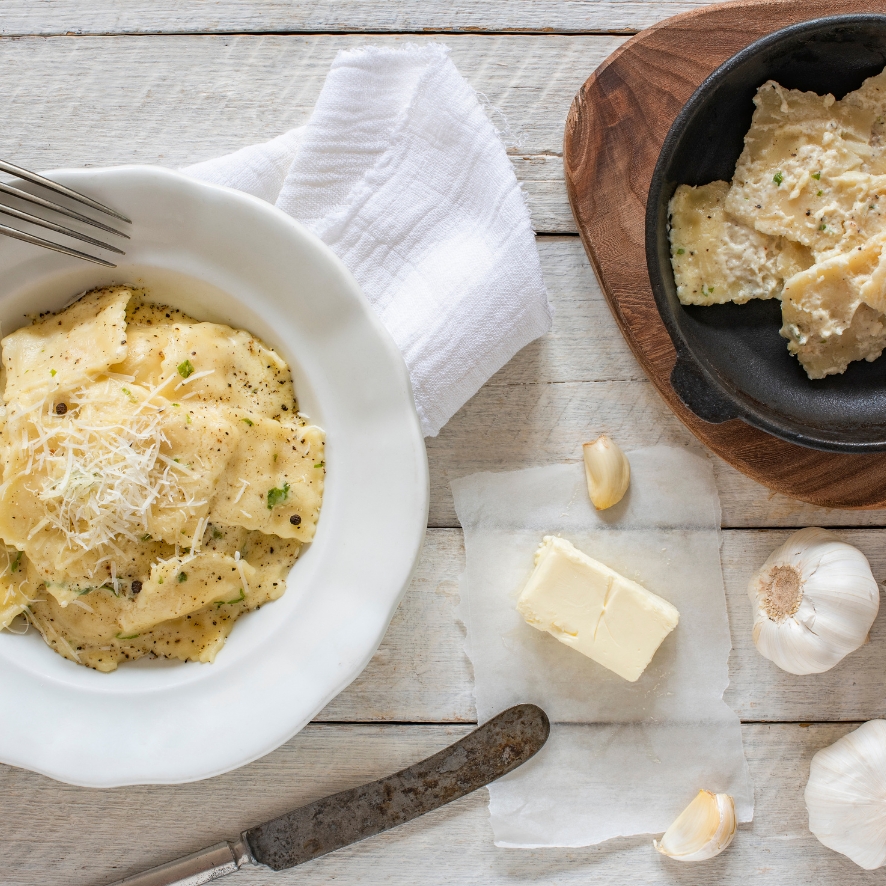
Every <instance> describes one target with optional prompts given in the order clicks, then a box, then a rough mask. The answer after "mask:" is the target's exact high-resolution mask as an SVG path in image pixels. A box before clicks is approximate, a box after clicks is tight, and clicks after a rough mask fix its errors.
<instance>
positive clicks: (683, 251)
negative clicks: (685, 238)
mask: <svg viewBox="0 0 886 886" xmlns="http://www.w3.org/2000/svg"><path fill="white" fill-rule="evenodd" d="M685 253H686V250H685V249H684V248H683V247H682V246H681V247H680V248H679V249H678V250H677V255H684V254H685Z"/></svg>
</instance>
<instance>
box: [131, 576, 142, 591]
mask: <svg viewBox="0 0 886 886" xmlns="http://www.w3.org/2000/svg"><path fill="white" fill-rule="evenodd" d="M141 589H142V583H141V582H140V581H139V580H138V579H136V580H135V581H134V582H133V583H132V593H133V594H140V593H141Z"/></svg>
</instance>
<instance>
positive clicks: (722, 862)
mask: <svg viewBox="0 0 886 886" xmlns="http://www.w3.org/2000/svg"><path fill="white" fill-rule="evenodd" d="M469 728H470V727H467V726H381V727H379V726H308V727H307V728H306V729H305V730H304V731H303V732H302V733H300V734H299V735H298V736H296V737H295V738H294V739H292V740H291V741H289V742H287V743H286V744H285V745H284V746H283V747H281V748H279V749H278V750H276V751H274V752H273V753H272V754H269V755H268V756H267V757H265V758H263V759H262V760H259V761H257V762H255V763H251V764H250V765H248V766H245V767H243V768H242V769H239V770H237V771H236V772H231V773H228V774H227V775H223V776H219V777H218V778H213V779H209V780H208V781H203V782H197V783H196V784H188V785H175V786H150V787H134V788H118V789H115V790H112V791H97V790H88V789H84V788H74V787H67V786H63V785H59V784H57V783H56V782H52V781H50V780H49V779H47V778H43V777H42V776H38V775H33V774H31V773H27V772H23V771H22V770H18V769H12V768H9V767H0V796H2V797H3V847H4V859H3V876H2V880H3V884H4V886H101V884H105V883H110V882H112V881H113V880H116V879H117V878H119V877H121V876H123V875H126V874H132V873H136V872H137V871H139V870H142V869H144V868H145V867H149V866H151V865H154V864H158V863H160V862H162V861H167V860H170V859H172V858H175V857H177V856H179V855H183V854H185V853H187V852H191V851H194V850H196V849H199V848H202V847H204V846H207V845H210V844H212V843H214V842H217V841H219V840H222V839H229V838H231V837H233V836H234V835H235V834H236V833H237V832H239V831H240V830H242V829H244V828H246V827H249V826H250V825H253V824H256V823H258V822H261V821H263V820H266V819H267V818H269V817H271V816H274V815H278V814H280V813H282V812H284V811H286V810H287V809H291V808H293V807H296V806H299V805H301V804H303V803H307V802H310V801H311V800H315V799H317V798H319V797H322V796H324V795H326V794H329V793H332V792H334V791H338V790H343V789H345V788H349V787H353V786H356V785H358V784H361V783H363V782H366V781H370V780H372V779H375V778H378V777H380V776H382V775H385V774H387V773H390V772H393V771H395V770H397V769H398V768H400V767H403V766H406V765H409V764H410V763H412V762H415V761H416V760H419V759H422V758H423V757H425V756H427V755H429V754H431V753H433V752H435V751H437V750H439V749H441V748H442V747H444V746H445V745H447V744H449V743H451V742H453V741H455V740H456V739H458V738H460V737H461V736H462V735H464V734H465V733H466V732H467V731H468V730H469ZM852 728H853V727H852V726H848V725H824V726H810V727H808V728H804V727H803V726H800V725H797V724H784V725H772V726H762V725H748V726H745V727H743V730H742V732H743V738H744V746H745V751H746V754H747V758H748V764H749V766H750V771H751V776H752V778H753V779H754V782H755V785H756V800H757V809H756V814H755V818H754V822H753V823H752V824H749V825H742V826H741V827H740V828H739V831H738V833H737V835H736V837H735V840H734V842H733V843H732V845H731V846H730V847H729V849H728V850H727V851H726V852H724V853H723V854H722V855H720V856H718V857H717V858H716V859H713V860H711V861H709V862H705V863H703V864H681V863H679V862H674V861H671V860H669V859H665V858H664V857H663V856H661V855H659V854H658V853H657V852H655V851H654V850H653V848H652V845H651V838H650V837H634V838H629V839H625V838H622V839H618V840H611V841H609V842H607V843H604V844H602V845H600V846H595V847H590V848H587V849H545V850H513V849H510V850H509V849H498V848H496V847H495V846H494V845H493V843H492V832H491V829H490V827H489V820H488V813H487V810H486V800H487V794H486V790H485V789H483V790H481V791H478V792H476V793H474V794H472V795H470V796H468V797H465V798H463V799H462V800H458V801H456V802H455V803H452V804H451V805H449V806H446V807H443V808H442V809H439V810H437V811H436V812H432V813H430V814H429V815H427V816H425V817H423V818H420V819H417V820H416V821H414V822H410V823H409V824H406V825H403V826H401V827H399V828H396V829H394V830H392V831H388V832H387V833H385V834H381V835H379V836H378V837H374V838H372V839H370V840H366V841H364V842H363V843H358V844H357V845H355V846H350V847H348V848H346V849H343V850H340V851H339V852H336V853H333V854H332V855H327V856H325V857H324V858H320V859H317V860H316V861H313V862H310V863H308V864H306V865H304V866H301V867H298V868H293V869H291V870H289V871H282V872H280V873H275V874H271V873H270V872H269V871H267V870H265V869H259V868H255V869H247V870H243V871H241V872H239V873H238V874H237V875H236V879H232V880H231V881H230V882H231V884H240V886H314V884H329V883H346V884H355V886H356V884H361V886H370V884H371V886H382V884H394V886H407V884H408V886H414V884H416V883H422V884H429V886H436V884H440V886H444V884H453V883H458V884H469V886H474V884H476V886H498V884H503V886H504V884H514V883H521V884H535V883H537V884H545V886H573V884H574V886H587V884H594V886H624V884H627V883H637V884H644V886H645V884H671V886H715V884H716V886H745V884H747V883H749V882H750V883H753V884H754V886H784V884H787V883H790V884H794V883H797V884H836V883H839V884H841V886H868V884H871V886H873V884H880V883H882V880H883V875H882V872H881V871H863V870H862V869H861V868H858V867H856V866H855V865H854V864H852V862H850V861H849V860H848V859H846V858H844V857H843V856H842V855H838V854H837V853H835V852H832V851H831V850H829V849H826V848H825V847H824V846H822V845H821V844H820V843H819V842H818V841H817V840H816V839H815V837H813V836H812V834H810V833H809V830H808V827H807V818H806V809H805V806H804V803H803V789H804V787H805V784H806V780H807V777H808V772H809V761H810V759H811V758H812V755H813V754H814V753H815V752H816V751H817V750H819V749H820V748H822V747H826V746H828V745H830V744H832V743H833V742H834V741H836V740H837V739H838V738H840V737H842V736H843V735H845V734H846V733H847V732H849V731H850V730H851V729H852Z"/></svg>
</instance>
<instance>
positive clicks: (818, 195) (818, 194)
mask: <svg viewBox="0 0 886 886" xmlns="http://www.w3.org/2000/svg"><path fill="white" fill-rule="evenodd" d="M823 193H824V191H819V192H818V193H817V194H816V195H815V196H816V197H820V196H821V195H822V194H823Z"/></svg>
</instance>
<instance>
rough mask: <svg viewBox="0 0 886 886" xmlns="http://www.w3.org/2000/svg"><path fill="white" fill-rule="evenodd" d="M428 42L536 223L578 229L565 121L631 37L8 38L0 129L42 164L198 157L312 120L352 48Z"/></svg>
mask: <svg viewBox="0 0 886 886" xmlns="http://www.w3.org/2000/svg"><path fill="white" fill-rule="evenodd" d="M596 5H597V4H595V3H589V4H588V6H589V7H591V8H594V7H596ZM200 6H201V8H204V9H205V8H209V4H200ZM342 6H348V4H342ZM79 8H80V9H82V8H83V6H82V5H80V6H79ZM141 8H143V9H147V8H149V7H146V6H144V5H142V7H141ZM238 8H242V9H243V10H249V9H251V8H252V5H251V4H239V6H238ZM3 9H4V11H5V10H6V6H5V5H4V7H3ZM6 14H8V13H6ZM4 21H5V18H4V16H3V15H0V25H2V23H3V22H4ZM429 41H438V42H439V41H442V42H445V43H446V45H447V46H449V47H450V49H451V51H452V57H453V59H454V61H455V63H456V65H457V66H458V68H459V70H460V71H461V73H462V74H463V75H464V76H465V77H466V79H467V80H468V82H469V83H470V84H471V85H472V86H473V87H474V88H475V89H476V90H478V92H479V93H480V94H481V100H482V101H483V102H484V104H485V107H486V109H487V111H488V113H489V115H490V117H491V118H492V120H493V122H494V123H495V125H496V126H497V127H498V128H499V130H500V132H501V134H502V137H503V139H504V142H505V144H506V146H507V149H508V152H509V154H510V155H511V159H512V161H513V163H514V169H515V172H516V174H517V177H518V179H519V180H520V181H521V182H522V183H523V185H524V189H525V193H526V196H527V201H528V205H529V209H530V213H531V216H532V220H533V224H534V226H535V228H536V230H538V231H540V232H544V233H576V232H577V228H576V226H575V222H574V220H573V218H572V211H571V210H570V208H569V203H568V201H567V199H566V190H565V185H564V182H563V164H562V159H561V143H562V137H563V124H564V121H565V119H566V113H567V111H568V108H569V103H570V101H571V100H572V97H573V95H574V94H575V91H576V90H577V89H578V88H579V86H580V85H581V83H582V82H583V80H584V78H585V76H586V75H587V71H588V70H589V69H591V68H593V67H595V66H596V65H598V64H600V62H602V61H603V60H604V59H605V58H606V57H607V56H608V55H609V54H610V53H611V52H612V51H613V50H614V49H616V48H617V47H618V46H620V45H621V44H622V43H623V42H624V40H623V38H620V37H606V36H603V37H593V36H592V37H573V36H564V37H552V36H544V35H541V36H521V37H517V36H485V37H482V38H478V37H468V36H465V35H458V34H447V35H444V36H437V37H426V36H418V35H410V36H398V35H373V36H368V35H345V34H341V35H330V36H323V35H291V36H281V35H263V36H217V35H213V36H199V35H189V36H158V37H115V38H102V37H81V38H70V37H57V38H50V39H43V38H39V39H34V38H30V39H28V38H26V39H2V38H0V90H2V93H3V96H4V113H5V115H6V117H5V119H7V120H11V121H14V123H15V125H13V126H7V127H4V128H3V130H2V131H0V156H2V157H9V158H14V159H16V160H18V162H20V163H22V164H23V165H25V166H28V167H30V168H32V169H53V168H58V167H61V166H108V165H114V164H120V163H156V164H159V165H161V166H171V167H179V166H183V165H186V164H189V163H195V162H198V161H200V160H206V159H208V158H210V157H216V156H219V155H221V154H225V153H228V152H231V151H235V150H237V149H238V148H241V147H243V146H244V145H248V144H253V143H255V142H260V141H265V140H267V139H270V138H273V137H274V136H276V135H278V134H280V133H281V132H284V131H286V130H287V129H290V128H292V127H294V126H300V125H301V124H303V123H305V122H307V120H308V117H309V116H310V113H311V110H312V108H313V107H314V103H315V102H316V100H317V96H318V95H319V93H320V89H321V88H322V86H323V82H324V80H325V78H326V73H327V71H328V70H329V65H330V63H331V62H332V60H333V58H335V55H336V53H337V52H339V51H340V50H342V49H349V48H354V47H356V46H360V45H365V44H367V43H373V44H379V45H384V46H401V45H404V44H406V43H416V42H429ZM23 70H26V71H27V72H28V76H27V77H25V78H23V77H22V76H21V72H22V71H23Z"/></svg>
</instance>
